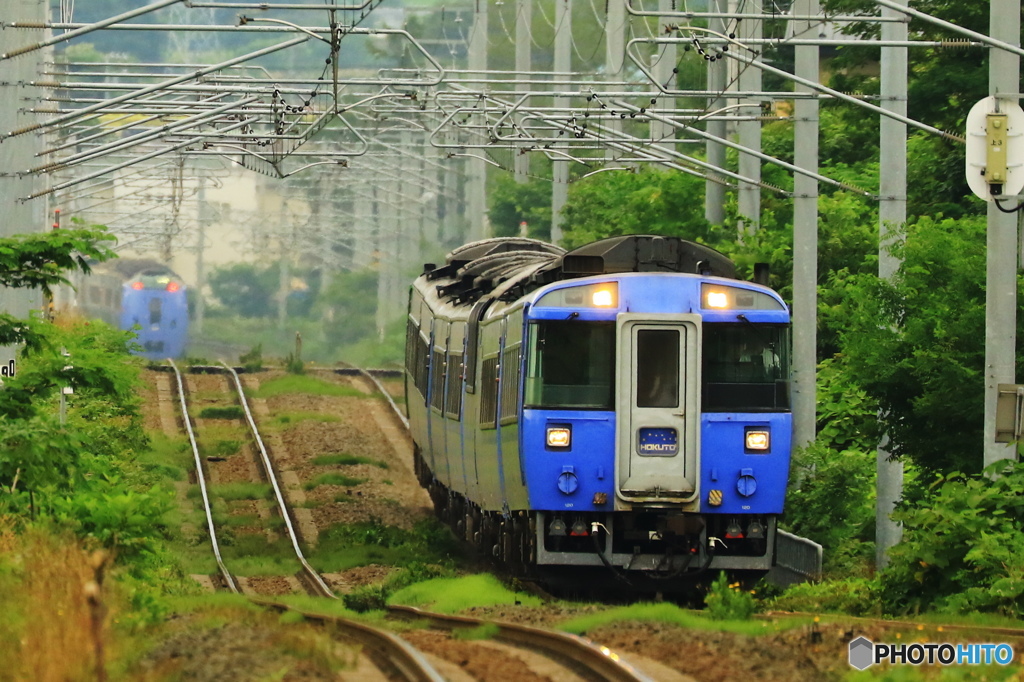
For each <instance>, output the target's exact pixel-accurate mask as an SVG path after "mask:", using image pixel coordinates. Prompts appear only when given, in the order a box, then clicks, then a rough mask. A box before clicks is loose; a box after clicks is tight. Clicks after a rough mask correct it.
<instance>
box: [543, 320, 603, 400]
mask: <svg viewBox="0 0 1024 682" xmlns="http://www.w3.org/2000/svg"><path fill="white" fill-rule="evenodd" d="M528 353H529V354H528V356H527V357H528V360H527V368H526V391H525V400H524V404H525V406H526V407H543V408H562V409H584V410H611V409H614V405H615V401H614V390H615V380H614V377H615V323H614V322H573V321H566V322H563V321H557V322H556V321H545V322H533V323H531V324H530V329H529V351H528Z"/></svg>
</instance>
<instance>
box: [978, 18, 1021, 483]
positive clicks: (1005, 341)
mask: <svg viewBox="0 0 1024 682" xmlns="http://www.w3.org/2000/svg"><path fill="white" fill-rule="evenodd" d="M989 12H990V14H989V35H990V36H991V37H993V38H995V39H997V40H1001V41H1003V42H1006V43H1010V44H1011V45H1016V46H1019V45H1020V0H992V4H991V5H990V6H989ZM988 92H989V95H996V96H998V95H1006V96H1013V97H1014V98H1016V97H1017V94H1016V93H1019V92H1020V57H1019V56H1017V55H1016V54H1012V53H1010V52H1007V51H1006V50H1001V49H998V48H994V47H992V48H989V62H988ZM987 241H988V262H987V265H986V286H985V424H984V429H985V430H984V436H983V440H984V448H985V449H984V464H985V466H986V467H987V466H989V465H991V464H993V463H995V462H998V461H999V460H1001V459H1016V458H1017V453H1016V444H1014V443H996V442H995V433H996V399H997V397H998V391H999V384H1012V383H1015V376H1016V374H1015V372H1014V362H1015V359H1016V358H1015V346H1016V342H1017V214H1016V213H1003V212H1002V211H1000V210H999V207H997V206H996V203H995V202H994V201H989V202H988V237H987Z"/></svg>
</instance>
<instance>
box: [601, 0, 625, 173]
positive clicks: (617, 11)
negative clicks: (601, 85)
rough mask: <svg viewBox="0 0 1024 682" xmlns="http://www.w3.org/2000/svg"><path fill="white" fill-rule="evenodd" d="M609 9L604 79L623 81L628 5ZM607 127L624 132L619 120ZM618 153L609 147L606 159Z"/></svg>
mask: <svg viewBox="0 0 1024 682" xmlns="http://www.w3.org/2000/svg"><path fill="white" fill-rule="evenodd" d="M607 8H608V10H607V13H606V14H605V18H604V27H605V30H604V35H605V44H604V77H605V80H607V81H621V80H622V72H623V68H622V67H623V65H624V62H625V60H626V4H625V3H624V2H610V3H608V5H607ZM606 125H607V126H608V127H609V128H610V129H611V130H612V131H613V132H615V133H617V132H619V131H621V130H622V126H621V125H620V123H619V121H617V120H612V121H608V123H607V124H606ZM618 153H619V152H617V151H616V150H614V149H612V148H610V147H609V148H607V149H605V153H604V158H605V160H606V161H612V160H614V159H615V157H616V156H617V155H618Z"/></svg>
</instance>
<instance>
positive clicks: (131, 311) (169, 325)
mask: <svg viewBox="0 0 1024 682" xmlns="http://www.w3.org/2000/svg"><path fill="white" fill-rule="evenodd" d="M121 329H125V330H134V331H135V333H136V334H137V335H138V338H137V339H136V343H137V344H138V345H139V346H140V347H141V348H142V350H141V351H138V352H137V354H138V355H141V356H143V357H145V358H148V359H150V360H162V359H164V358H179V357H182V356H183V355H184V354H185V345H186V344H187V342H188V300H187V296H186V292H185V285H184V283H183V282H182V281H181V279H179V278H178V277H177V276H175V275H171V274H166V273H160V274H139V275H136V276H135V277H132V278H131V279H129V280H128V281H127V282H125V283H124V285H123V287H122V289H121Z"/></svg>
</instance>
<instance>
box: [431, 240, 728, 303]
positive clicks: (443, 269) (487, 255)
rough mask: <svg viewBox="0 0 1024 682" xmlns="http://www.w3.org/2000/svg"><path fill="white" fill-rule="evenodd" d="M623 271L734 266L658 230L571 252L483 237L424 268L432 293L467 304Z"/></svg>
mask: <svg viewBox="0 0 1024 682" xmlns="http://www.w3.org/2000/svg"><path fill="white" fill-rule="evenodd" d="M623 272H680V273H692V274H699V275H708V276H716V277H727V278H730V279H735V278H736V267H735V266H734V265H733V263H732V261H730V260H729V259H728V258H727V257H726V256H725V255H724V254H722V253H721V252H719V251H716V250H715V249H712V248H711V247H709V246H704V245H703V244H697V243H695V242H691V241H687V240H685V239H680V238H679V237H662V236H657V235H626V236H621V237H609V238H607V239H601V240H599V241H596V242H592V243H590V244H586V245H584V246H581V247H579V248H576V249H573V250H572V251H566V250H565V249H563V248H561V247H559V246H555V245H553V244H548V243H546V242H542V241H538V240H536V239H524V238H518V237H513V238H496V239H485V240H482V241H477V242H472V243H470V244H466V245H465V246H461V247H459V248H457V249H455V250H454V251H452V252H451V253H449V254H448V255H447V256H446V258H445V264H444V265H441V266H436V265H435V264H433V263H428V264H426V265H424V268H423V276H424V277H425V278H426V279H427V280H428V281H437V282H438V285H437V295H438V296H439V297H440V298H441V299H442V300H445V301H447V302H450V303H453V304H455V305H468V304H471V303H473V302H474V301H476V300H477V299H479V298H480V297H481V296H484V295H486V294H490V293H491V292H492V291H494V290H495V289H497V288H498V287H500V288H501V292H500V295H499V298H501V299H503V300H514V299H516V298H519V297H521V296H524V295H525V294H528V293H529V292H531V291H533V290H535V289H538V288H540V287H542V286H544V285H547V284H551V283H552V282H557V281H561V280H566V279H575V278H577V277H590V276H593V275H611V274H618V273H623Z"/></svg>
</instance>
